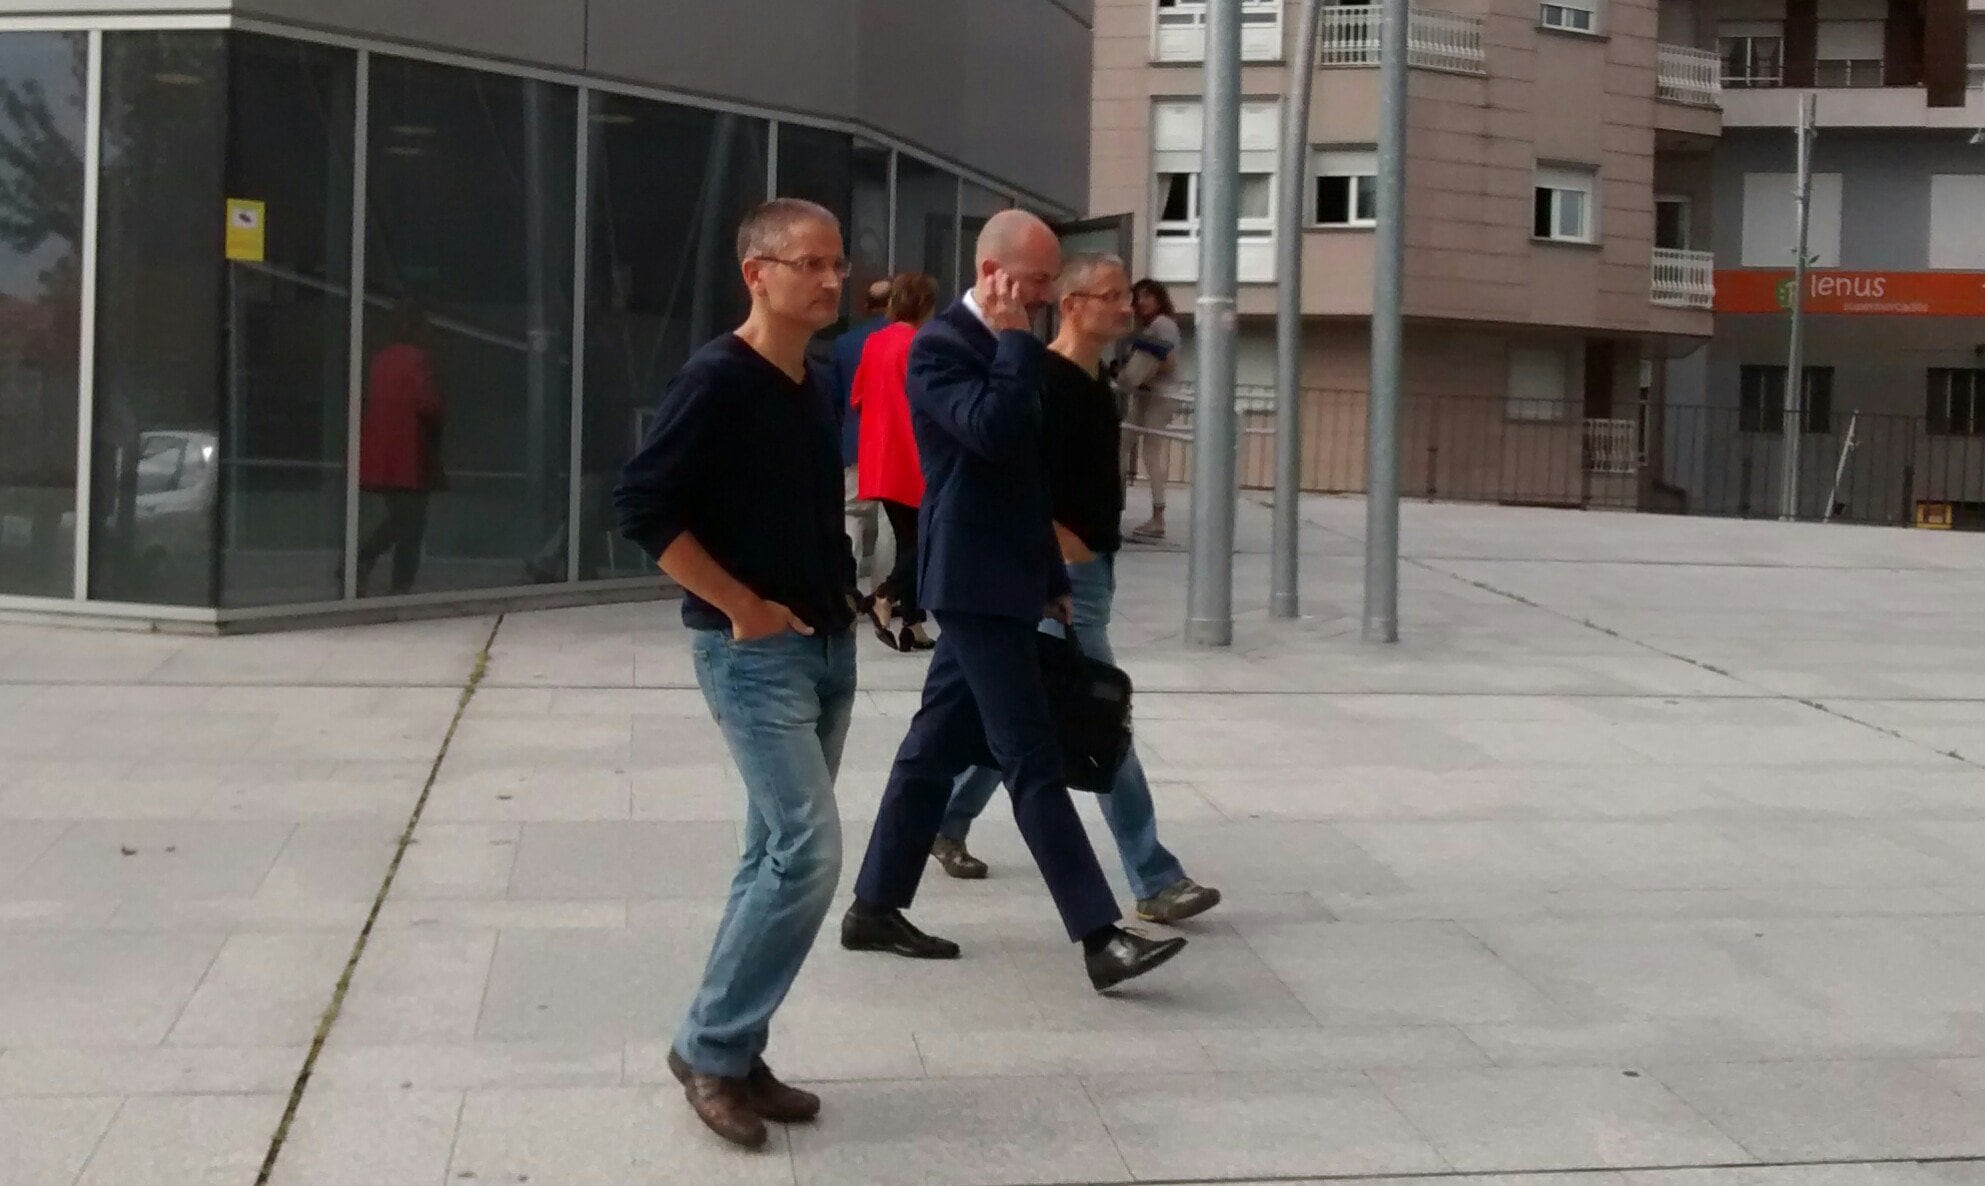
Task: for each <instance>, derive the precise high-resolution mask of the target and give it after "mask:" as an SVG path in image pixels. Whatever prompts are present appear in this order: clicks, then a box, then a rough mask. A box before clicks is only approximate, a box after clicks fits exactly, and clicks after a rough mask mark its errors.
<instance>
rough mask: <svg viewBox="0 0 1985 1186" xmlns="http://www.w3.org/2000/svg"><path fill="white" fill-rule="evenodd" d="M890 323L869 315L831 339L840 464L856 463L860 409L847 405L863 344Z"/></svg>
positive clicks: (843, 465) (860, 359) (885, 319)
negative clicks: (845, 331) (839, 436)
mask: <svg viewBox="0 0 1985 1186" xmlns="http://www.w3.org/2000/svg"><path fill="white" fill-rule="evenodd" d="M888 324H889V319H888V318H887V317H871V318H869V319H868V320H867V321H864V322H862V323H861V324H860V325H857V326H855V327H853V328H852V329H850V330H848V332H847V333H844V334H842V335H841V336H840V337H838V338H835V339H834V366H833V376H834V422H835V423H836V424H838V425H840V428H841V465H842V467H843V468H846V467H847V466H850V465H853V464H854V463H855V455H856V454H857V453H858V452H860V447H861V423H862V417H861V413H860V412H857V411H855V410H854V409H853V408H851V407H849V406H848V397H849V396H850V395H852V394H854V390H855V371H856V370H857V369H858V368H859V367H860V366H861V365H862V348H863V347H864V346H867V345H868V339H869V335H871V334H873V333H874V332H875V331H876V330H879V329H881V328H882V327H883V326H885V325H888Z"/></svg>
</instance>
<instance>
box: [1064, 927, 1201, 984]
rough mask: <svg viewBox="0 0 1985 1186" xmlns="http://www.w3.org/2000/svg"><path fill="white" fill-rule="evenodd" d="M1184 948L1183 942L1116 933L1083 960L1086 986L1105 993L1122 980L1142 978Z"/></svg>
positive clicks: (1128, 933)
mask: <svg viewBox="0 0 1985 1186" xmlns="http://www.w3.org/2000/svg"><path fill="white" fill-rule="evenodd" d="M1184 949H1185V940H1184V939H1147V938H1145V937H1144V936H1143V935H1140V934H1138V933H1137V932H1136V931H1119V932H1117V936H1116V938H1114V939H1111V940H1110V941H1109V943H1108V944H1106V945H1105V946H1104V947H1103V949H1102V950H1101V951H1098V952H1096V953H1095V954H1093V955H1089V956H1086V957H1084V961H1083V962H1084V963H1086V964H1087V965H1088V967H1089V983H1091V984H1093V985H1095V986H1096V991H1097V992H1107V991H1109V990H1110V989H1112V988H1115V987H1116V986H1117V985H1119V984H1122V983H1123V982H1124V981H1126V980H1130V979H1133V978H1135V977H1138V976H1142V975H1144V974H1145V973H1146V972H1149V971H1150V970H1151V969H1153V968H1155V967H1157V966H1158V965H1159V964H1162V963H1164V962H1165V961H1166V960H1168V959H1171V958H1172V957H1173V956H1175V955H1177V954H1178V953H1179V952H1181V951H1183V950H1184Z"/></svg>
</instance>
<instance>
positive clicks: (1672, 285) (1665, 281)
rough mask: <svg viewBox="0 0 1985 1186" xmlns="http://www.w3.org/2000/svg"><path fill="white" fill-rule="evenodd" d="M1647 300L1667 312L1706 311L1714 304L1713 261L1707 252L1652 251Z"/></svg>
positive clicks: (1663, 249) (1661, 249)
mask: <svg viewBox="0 0 1985 1186" xmlns="http://www.w3.org/2000/svg"><path fill="white" fill-rule="evenodd" d="M1649 299H1650V300H1652V301H1653V302H1654V303H1655V304H1657V305H1664V306H1666V307H1668V308H1671V309H1708V308H1710V307H1711V305H1712V304H1714V302H1715V300H1716V257H1715V256H1714V255H1712V254H1710V253H1709V252H1707V251H1671V250H1669V249H1667V248H1662V247H1657V248H1655V249H1654V268H1653V283H1652V288H1651V291H1650V293H1649Z"/></svg>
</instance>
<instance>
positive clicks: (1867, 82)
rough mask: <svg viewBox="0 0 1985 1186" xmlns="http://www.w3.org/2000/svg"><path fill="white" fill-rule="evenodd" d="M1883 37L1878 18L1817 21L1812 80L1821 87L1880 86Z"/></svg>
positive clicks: (1884, 47) (1883, 49)
mask: <svg viewBox="0 0 1985 1186" xmlns="http://www.w3.org/2000/svg"><path fill="white" fill-rule="evenodd" d="M1886 37H1887V34H1886V33H1885V31H1884V25H1883V23H1882V22H1881V21H1821V22H1820V28H1819V40H1818V44H1817V46H1816V51H1817V56H1818V60H1817V62H1816V63H1815V64H1814V76H1813V81H1814V82H1815V84H1817V85H1819V86H1823V87H1878V86H1881V85H1882V67H1883V61H1882V59H1883V55H1884V53H1885V50H1886V46H1885V44H1884V42H1885V40H1886Z"/></svg>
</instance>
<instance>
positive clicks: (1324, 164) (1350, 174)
mask: <svg viewBox="0 0 1985 1186" xmlns="http://www.w3.org/2000/svg"><path fill="white" fill-rule="evenodd" d="M1309 222H1310V225H1311V226H1325V227H1369V226H1376V225H1378V154H1377V153H1376V152H1373V151H1372V150H1371V149H1366V148H1352V149H1338V148H1332V149H1318V150H1317V151H1316V152H1314V153H1313V154H1311V157H1310V211H1309Z"/></svg>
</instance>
